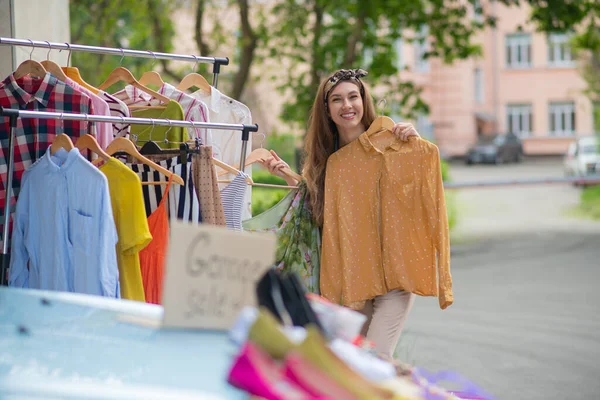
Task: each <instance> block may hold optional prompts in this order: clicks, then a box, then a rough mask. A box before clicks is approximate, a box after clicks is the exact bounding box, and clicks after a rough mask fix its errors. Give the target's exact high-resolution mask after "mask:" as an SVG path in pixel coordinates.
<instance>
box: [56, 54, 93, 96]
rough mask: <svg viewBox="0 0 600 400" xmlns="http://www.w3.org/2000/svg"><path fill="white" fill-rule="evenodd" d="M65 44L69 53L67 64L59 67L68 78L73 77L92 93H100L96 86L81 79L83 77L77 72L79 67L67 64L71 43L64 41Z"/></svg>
mask: <svg viewBox="0 0 600 400" xmlns="http://www.w3.org/2000/svg"><path fill="white" fill-rule="evenodd" d="M65 45H67V48H68V49H69V55H68V56H67V66H66V67H61V69H62V70H63V72H64V73H65V75H67V76H68V77H69V78H71V79H73V80H74V81H75V82H77V83H78V84H80V85H81V86H83V87H84V88H86V89H87V90H89V91H90V92H92V93H94V94H98V93H100V91H99V90H98V88H96V87H94V86H92V85H90V84H89V83H87V82H86V81H84V80H83V78H82V77H81V75H80V74H79V69H77V67H71V66H69V64H70V63H71V44H70V43H65ZM59 51H62V50H59Z"/></svg>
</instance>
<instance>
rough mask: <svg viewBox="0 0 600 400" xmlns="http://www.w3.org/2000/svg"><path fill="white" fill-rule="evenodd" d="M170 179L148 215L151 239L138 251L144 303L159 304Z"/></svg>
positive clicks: (165, 245)
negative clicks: (144, 296) (157, 203)
mask: <svg viewBox="0 0 600 400" xmlns="http://www.w3.org/2000/svg"><path fill="white" fill-rule="evenodd" d="M172 180H173V175H171V177H170V178H169V183H168V184H167V189H166V190H165V193H164V194H163V197H162V199H161V200H160V204H159V205H158V207H157V208H156V210H154V211H153V212H152V214H150V216H149V217H148V227H149V228H150V234H151V235H152V241H151V242H150V244H148V246H146V248H144V249H143V250H142V251H140V269H141V270H142V281H143V283H144V292H145V294H146V303H154V304H161V299H162V287H163V276H164V270H165V260H166V256H167V247H168V246H169V218H168V216H167V215H168V214H167V203H166V202H167V199H168V197H169V189H170V188H171V181H172Z"/></svg>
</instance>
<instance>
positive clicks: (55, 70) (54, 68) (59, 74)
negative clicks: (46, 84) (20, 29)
mask: <svg viewBox="0 0 600 400" xmlns="http://www.w3.org/2000/svg"><path fill="white" fill-rule="evenodd" d="M45 42H46V43H48V55H46V59H45V60H44V61H42V62H41V64H42V66H43V67H44V68H45V69H46V71H48V72H50V73H51V74H52V75H54V76H55V77H56V78H58V80H60V81H63V82H65V81H66V80H67V76H66V75H65V73H64V72H63V70H62V69H61V68H60V65H58V64H57V63H55V62H54V61H51V60H50V51H52V47H51V46H50V42H49V41H47V40H45Z"/></svg>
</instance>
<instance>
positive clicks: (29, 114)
mask: <svg viewBox="0 0 600 400" xmlns="http://www.w3.org/2000/svg"><path fill="white" fill-rule="evenodd" d="M0 117H8V118H9V125H10V132H9V135H8V148H9V153H8V160H7V170H8V171H7V174H8V175H7V179H6V182H7V184H6V196H5V198H6V201H5V203H4V227H3V229H4V231H3V236H2V238H3V241H2V264H1V267H0V274H1V275H0V285H4V284H5V279H6V271H8V261H9V260H8V228H9V226H8V225H9V223H10V197H11V195H12V177H13V170H14V162H13V161H14V143H15V129H16V127H17V119H18V118H39V119H57V120H69V121H87V122H110V123H127V124H132V125H133V124H137V125H153V126H180V127H187V128H208V129H225V130H238V131H242V140H243V142H242V154H241V158H240V165H244V160H245V159H246V148H247V146H248V138H249V137H250V132H257V131H258V125H257V124H254V125H246V124H220V123H212V122H194V121H171V120H167V119H153V118H136V117H108V116H100V115H89V114H75V113H61V112H45V111H26V110H15V109H12V108H3V107H0Z"/></svg>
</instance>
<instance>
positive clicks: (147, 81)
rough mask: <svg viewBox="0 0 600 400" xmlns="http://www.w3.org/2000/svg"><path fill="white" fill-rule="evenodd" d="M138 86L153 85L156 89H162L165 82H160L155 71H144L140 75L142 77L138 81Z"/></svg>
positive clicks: (158, 75)
mask: <svg viewBox="0 0 600 400" xmlns="http://www.w3.org/2000/svg"><path fill="white" fill-rule="evenodd" d="M138 82H139V83H140V85H144V86H148V85H154V86H158V87H162V86H163V85H164V84H165V82H164V81H163V80H162V77H161V76H160V74H159V73H158V72H156V71H146V72H144V73H143V74H142V77H141V78H140V80H139V81H138Z"/></svg>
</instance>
